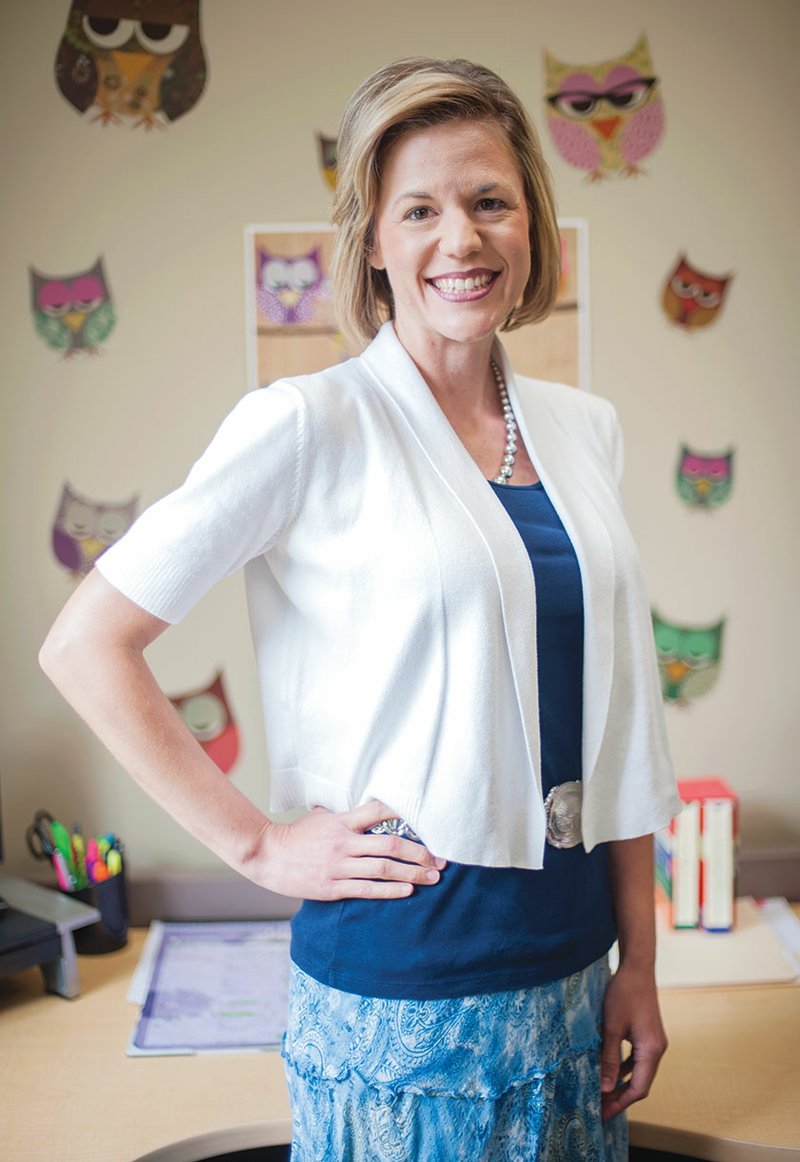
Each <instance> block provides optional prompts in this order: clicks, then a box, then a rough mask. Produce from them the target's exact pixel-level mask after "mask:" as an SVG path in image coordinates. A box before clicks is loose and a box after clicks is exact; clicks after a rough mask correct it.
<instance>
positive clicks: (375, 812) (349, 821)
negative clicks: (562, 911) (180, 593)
mask: <svg viewBox="0 0 800 1162" xmlns="http://www.w3.org/2000/svg"><path fill="white" fill-rule="evenodd" d="M166 628H167V623H166V622H163V621H161V620H159V619H158V618H157V617H154V616H153V615H152V614H149V613H147V612H146V611H145V610H143V609H140V608H139V607H138V606H137V605H135V604H134V603H133V602H131V601H129V600H128V599H127V598H126V597H124V596H123V595H122V594H121V593H119V592H118V591H117V590H116V589H114V587H113V586H112V585H110V584H109V583H108V582H107V581H106V580H105V579H104V578H103V577H102V576H101V575H100V574H99V573H95V574H90V575H89V577H87V578H86V580H85V581H84V582H83V583H82V585H81V586H80V587H79V588H78V589H77V590H76V592H75V593H74V594H73V596H72V597H71V598H70V600H69V601H68V602H67V604H66V606H65V607H64V609H63V611H62V613H61V615H60V616H59V618H58V619H57V621H56V623H55V625H54V626H53V628H52V630H51V631H50V634H49V635H48V637H47V640H46V641H45V643H44V645H43V647H42V650H41V653H40V662H41V665H42V669H43V670H44V671H45V673H46V674H47V675H48V677H49V678H50V679H51V681H52V682H53V683H54V684H55V686H56V687H57V688H58V689H59V690H60V692H61V693H62V694H63V696H64V697H65V698H66V700H67V701H68V702H69V703H70V705H71V706H72V707H73V708H74V709H75V710H76V711H77V713H78V714H79V715H80V716H81V718H83V720H84V721H85V722H86V723H87V725H88V726H89V727H90V728H91V730H92V731H93V732H94V733H95V734H96V735H97V737H98V738H99V739H100V740H101V742H103V743H104V744H105V745H106V747H107V748H108V750H109V751H110V752H111V753H112V754H113V755H114V757H115V758H116V759H118V761H119V762H120V763H121V765H122V766H123V767H124V768H125V770H126V771H128V773H129V774H130V775H132V776H133V778H134V779H135V780H136V782H137V783H138V784H139V785H140V786H141V787H142V788H143V789H144V790H145V791H146V792H147V793H148V794H149V795H150V796H151V797H152V798H153V799H154V800H155V801H156V802H157V803H158V804H159V805H160V806H161V807H163V808H164V810H165V811H167V812H168V813H169V814H170V815H171V816H172V818H173V819H175V820H176V822H178V823H179V824H180V825H181V826H182V827H184V828H185V829H186V830H187V831H188V832H190V834H192V835H194V836H195V838H197V839H199V840H200V842H201V843H203V844H204V845H205V846H206V847H207V848H209V850H211V851H213V852H214V853H215V854H216V855H218V856H220V858H221V859H223V860H224V861H225V862H226V863H228V864H229V865H230V866H231V867H233V868H235V869H236V871H238V872H240V873H241V874H242V875H245V876H247V878H248V879H251V880H253V882H254V883H257V884H259V885H260V886H261V887H264V888H269V889H270V890H272V891H275V892H279V893H280V894H282V895H286V896H295V897H299V898H303V899H318V900H329V899H341V898H343V897H359V898H380V899H390V898H399V897H401V896H407V895H409V894H410V892H412V891H413V890H414V887H415V885H419V886H422V885H425V886H430V885H432V884H435V883H436V882H437V881H438V879H439V871H440V869H441V867H442V866H443V861H440V860H436V859H435V858H434V856H433V855H432V854H431V853H430V852H429V851H428V849H427V848H425V847H423V846H422V845H421V844H419V843H413V842H412V841H411V840H408V839H402V838H400V837H399V836H394V835H369V834H365V833H366V832H367V831H368V830H369V829H370V828H371V827H372V826H373V825H374V824H376V823H379V822H380V821H381V820H385V819H390V818H392V816H393V812H392V810H391V809H390V808H389V807H388V806H387V805H386V804H385V803H378V802H375V801H373V802H371V803H365V804H362V805H360V806H358V807H355V808H353V809H352V810H351V811H344V812H339V813H333V812H330V811H324V810H323V809H322V808H317V809H316V810H313V811H310V812H309V813H308V814H307V815H305V816H303V817H302V818H301V819H299V820H297V821H296V822H295V823H291V824H286V823H275V822H273V821H271V820H270V819H269V818H268V817H267V816H266V815H265V814H264V813H263V812H262V811H260V810H259V809H258V808H257V807H256V806H255V804H254V803H252V802H251V801H250V800H249V799H248V798H247V797H246V796H245V795H243V794H242V793H241V791H239V790H238V789H237V787H236V786H235V785H234V784H233V783H232V782H231V781H230V780H229V779H228V778H226V777H225V776H224V775H223V774H222V772H221V771H220V770H219V768H218V767H217V766H216V764H215V763H214V762H213V761H212V760H211V759H210V758H209V757H208V755H207V754H206V753H205V751H204V750H203V748H202V747H201V746H200V744H199V743H198V742H197V740H196V739H195V737H194V735H193V734H192V733H191V731H190V730H189V729H188V727H187V726H186V725H185V723H184V722H183V720H182V719H181V717H180V715H179V714H178V712H177V711H176V710H175V708H174V706H173V705H172V703H171V702H170V701H169V699H168V698H167V697H166V696H165V695H164V694H163V692H162V691H161V690H160V688H159V686H158V683H157V682H156V680H155V678H154V677H153V675H152V673H151V671H150V668H149V666H148V665H147V663H146V661H145V658H144V651H145V649H146V648H147V646H148V645H150V643H151V642H152V641H154V640H155V638H157V637H158V636H159V634H161V633H162V632H163V631H164V630H165V629H166Z"/></svg>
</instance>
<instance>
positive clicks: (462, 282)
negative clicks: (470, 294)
mask: <svg viewBox="0 0 800 1162" xmlns="http://www.w3.org/2000/svg"><path fill="white" fill-rule="evenodd" d="M431 281H432V282H433V285H434V286H435V287H436V289H437V290H440V291H443V292H444V294H451V295H452V294H463V293H464V291H472V290H482V289H483V288H484V287H485V286H488V285H489V283H490V282H491V281H492V275H491V274H477V275H475V276H474V277H472V276H471V277H469V278H434V279H432V280H431Z"/></svg>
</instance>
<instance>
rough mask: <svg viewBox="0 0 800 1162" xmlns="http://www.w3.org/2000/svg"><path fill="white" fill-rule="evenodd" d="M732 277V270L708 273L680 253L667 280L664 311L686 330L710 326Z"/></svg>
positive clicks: (663, 296) (717, 313)
mask: <svg viewBox="0 0 800 1162" xmlns="http://www.w3.org/2000/svg"><path fill="white" fill-rule="evenodd" d="M732 278H733V275H732V274H731V273H728V274H722V275H716V274H705V273H704V272H703V271H701V270H698V269H697V267H696V266H692V265H691V263H690V262H689V260H688V259H687V257H686V255H685V254H681V255H679V257H678V261H677V262H676V263H675V266H674V267H673V269H672V271H671V272H670V274H669V275H667V281H666V282H665V283H664V291H663V293H662V296H661V305H662V307H663V308H664V314H665V315H666V316H667V318H668V319H669V321H670V322H671V323H675V325H676V326H678V327H682V328H683V329H684V330H685V331H695V330H697V329H698V328H699V327H708V326H710V325H711V324H712V323H713V322H715V321H716V319H717V316H718V315H719V313H720V311H721V310H722V305H723V303H724V302H725V299H726V297H727V294H728V288H729V286H730V282H731V279H732Z"/></svg>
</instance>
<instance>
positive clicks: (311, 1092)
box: [283, 958, 628, 1162]
mask: <svg viewBox="0 0 800 1162" xmlns="http://www.w3.org/2000/svg"><path fill="white" fill-rule="evenodd" d="M607 979H608V968H607V963H606V960H605V958H603V959H602V960H598V961H597V962H596V963H595V964H593V965H590V966H589V968H586V969H584V970H583V971H581V972H577V973H575V974H573V975H572V976H569V977H566V978H565V979H564V980H559V981H554V982H552V983H550V984H545V985H540V986H538V987H536V988H531V989H517V990H513V991H509V992H497V993H481V994H478V995H475V996H466V997H456V998H453V999H448V1000H434V1001H420V1000H386V999H382V998H374V997H362V996H357V995H356V994H354V993H346V992H340V991H339V990H338V989H334V988H330V987H328V986H327V985H323V984H320V983H319V982H318V981H316V980H314V979H313V978H312V977H310V976H308V975H307V974H306V973H304V972H302V971H301V970H300V969H299V968H297V966H296V965H293V966H292V982H291V994H290V1005H289V1023H288V1028H287V1031H286V1035H285V1038H284V1043H283V1056H284V1059H285V1063H286V1075H287V1080H288V1083H289V1093H290V1097H291V1102H292V1114H293V1123H294V1124H293V1131H292V1153H291V1157H292V1162H462V1160H463V1162H592V1160H595V1162H624V1160H625V1159H627V1157H628V1133H627V1122H626V1119H625V1116H624V1115H620V1116H618V1117H616V1118H612V1119H611V1120H610V1121H608V1122H605V1123H604V1122H603V1121H602V1120H601V1117H600V1024H601V1014H602V1005H603V996H604V993H605V988H606V983H607Z"/></svg>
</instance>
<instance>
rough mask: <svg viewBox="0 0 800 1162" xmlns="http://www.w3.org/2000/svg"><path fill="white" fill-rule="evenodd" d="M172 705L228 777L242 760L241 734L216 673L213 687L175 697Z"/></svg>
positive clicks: (220, 677) (220, 675) (171, 698)
mask: <svg viewBox="0 0 800 1162" xmlns="http://www.w3.org/2000/svg"><path fill="white" fill-rule="evenodd" d="M170 702H171V703H172V705H173V706H174V707H175V709H176V710H177V711H178V713H179V714H180V716H181V718H182V719H183V721H184V722H185V723H186V725H187V726H188V727H189V729H190V730H191V732H192V734H193V735H194V736H195V738H196V739H197V741H198V742H199V743H200V745H201V746H202V748H203V750H204V751H205V752H206V754H207V755H208V757H209V758H210V759H213V761H214V762H215V763H216V764H217V766H218V767H219V769H220V770H221V771H222V772H223V774H226V775H227V774H228V772H229V771H230V769H231V767H232V766H233V764H234V763H235V762H236V760H237V758H238V757H239V731H238V729H237V727H236V723H235V722H234V721H233V715H232V713H231V708H230V704H229V702H228V698H227V695H226V693H225V687H224V686H223V684H222V674H221V673H219V674H217V676H216V678H215V679H214V681H213V682H212V683H211V685H210V686H208V687H206V688H205V689H203V690H195V691H193V692H192V693H190V694H176V695H175V696H174V697H173V696H171V697H170Z"/></svg>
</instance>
